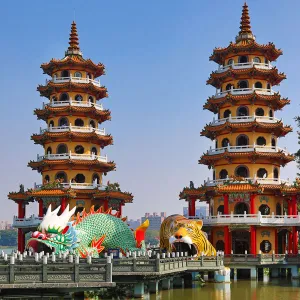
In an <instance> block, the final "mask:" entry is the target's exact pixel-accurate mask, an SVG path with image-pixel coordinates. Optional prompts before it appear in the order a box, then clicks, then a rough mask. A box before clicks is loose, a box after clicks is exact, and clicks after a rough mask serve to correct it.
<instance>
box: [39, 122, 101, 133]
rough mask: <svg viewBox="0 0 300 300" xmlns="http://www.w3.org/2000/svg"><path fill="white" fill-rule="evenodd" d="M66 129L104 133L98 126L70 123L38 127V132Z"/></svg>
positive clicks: (62, 130) (63, 130) (64, 130)
mask: <svg viewBox="0 0 300 300" xmlns="http://www.w3.org/2000/svg"><path fill="white" fill-rule="evenodd" d="M66 131H74V132H84V133H88V132H95V133H97V134H99V135H105V129H104V128H103V129H99V128H93V127H91V126H72V125H71V123H70V125H64V126H56V127H54V126H49V127H48V128H45V129H42V128H40V134H42V133H44V132H66Z"/></svg>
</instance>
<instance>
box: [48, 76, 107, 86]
mask: <svg viewBox="0 0 300 300" xmlns="http://www.w3.org/2000/svg"><path fill="white" fill-rule="evenodd" d="M50 81H51V82H53V83H65V82H75V83H92V84H94V85H95V86H99V87H100V86H101V85H100V80H94V79H90V78H84V77H73V76H70V77H55V76H54V77H53V78H52V79H51V80H46V84H48V82H50Z"/></svg>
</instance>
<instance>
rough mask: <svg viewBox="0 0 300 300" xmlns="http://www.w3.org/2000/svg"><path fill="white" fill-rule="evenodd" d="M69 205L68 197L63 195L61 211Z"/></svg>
mask: <svg viewBox="0 0 300 300" xmlns="http://www.w3.org/2000/svg"><path fill="white" fill-rule="evenodd" d="M66 207H67V198H66V197H62V198H61V201H60V211H61V212H63V211H64V210H65V209H66Z"/></svg>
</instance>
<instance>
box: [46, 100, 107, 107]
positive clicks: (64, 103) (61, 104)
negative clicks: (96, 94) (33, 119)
mask: <svg viewBox="0 0 300 300" xmlns="http://www.w3.org/2000/svg"><path fill="white" fill-rule="evenodd" d="M47 106H51V107H64V106H77V107H93V106H94V107H95V108H96V109H98V110H103V106H102V104H97V103H92V102H90V101H88V102H87V101H86V102H84V101H76V100H73V99H69V100H67V101H51V102H50V103H48V104H45V103H44V102H43V109H44V108H46V107H47Z"/></svg>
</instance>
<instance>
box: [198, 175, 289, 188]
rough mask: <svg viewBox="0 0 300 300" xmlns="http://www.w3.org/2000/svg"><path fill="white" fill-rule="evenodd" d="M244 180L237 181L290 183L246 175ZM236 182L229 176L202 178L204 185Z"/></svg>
mask: <svg viewBox="0 0 300 300" xmlns="http://www.w3.org/2000/svg"><path fill="white" fill-rule="evenodd" d="M244 179H245V180H242V181H239V183H249V182H252V183H259V184H270V185H281V184H286V185H291V184H290V181H289V180H286V179H281V178H268V177H267V178H258V177H256V176H255V177H248V178H244ZM230 182H232V183H236V181H235V182H234V181H233V180H232V179H231V178H230V177H227V178H224V179H214V180H212V179H209V178H207V180H204V186H216V185H223V184H225V183H226V184H227V183H230Z"/></svg>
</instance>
